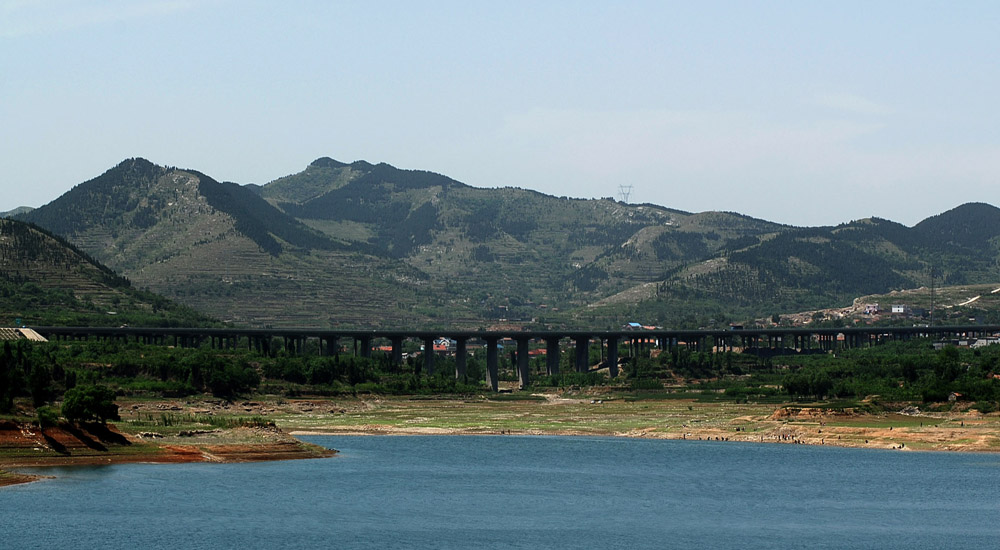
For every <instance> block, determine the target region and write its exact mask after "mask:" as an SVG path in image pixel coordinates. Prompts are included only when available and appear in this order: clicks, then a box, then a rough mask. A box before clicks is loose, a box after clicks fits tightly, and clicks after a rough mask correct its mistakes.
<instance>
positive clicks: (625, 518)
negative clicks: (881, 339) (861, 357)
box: [0, 436, 1000, 549]
mask: <svg viewBox="0 0 1000 550" xmlns="http://www.w3.org/2000/svg"><path fill="white" fill-rule="evenodd" d="M304 439H307V440H309V441H311V442H313V443H317V444H320V445H324V446H327V447H332V448H336V449H339V450H340V451H341V453H340V454H339V455H338V456H336V457H334V458H329V459H320V460H300V461H286V462H267V463H251V464H222V465H220V464H171V465H155V464H128V465H116V466H108V467H78V468H61V469H51V468H49V469H39V470H33V473H42V474H47V475H54V476H56V478H55V479H52V480H46V481H42V482H38V483H32V484H27V485H21V486H14V487H7V488H4V489H0V548H2V549H13V548H60V547H68V546H70V545H72V546H74V547H78V548H129V549H132V548H142V549H151V548H241V549H252V548H594V547H598V548H739V549H753V548H810V549H817V548H901V549H902V548H906V549H915V548H944V547H964V548H996V547H997V546H998V544H1000V542H998V541H1000V498H998V491H1000V455H993V454H958V453H916V452H899V451H875V450H858V449H839V448H832V447H812V446H805V445H778V444H744V443H731V442H707V441H704V442H702V441H656V440H636V439H618V438H581V437H515V436H484V437H478V436H442V437H437V436H419V437H374V436H373V437H318V436H316V437H307V438H304Z"/></svg>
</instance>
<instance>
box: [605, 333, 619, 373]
mask: <svg viewBox="0 0 1000 550" xmlns="http://www.w3.org/2000/svg"><path fill="white" fill-rule="evenodd" d="M607 342H608V375H609V376H611V378H616V377H617V376H618V337H617V336H608V340H607Z"/></svg>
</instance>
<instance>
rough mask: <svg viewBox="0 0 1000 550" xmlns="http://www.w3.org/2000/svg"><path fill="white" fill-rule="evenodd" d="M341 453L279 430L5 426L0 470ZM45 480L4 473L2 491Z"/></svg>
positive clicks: (9, 423)
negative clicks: (158, 430)
mask: <svg viewBox="0 0 1000 550" xmlns="http://www.w3.org/2000/svg"><path fill="white" fill-rule="evenodd" d="M334 454H336V451H332V450H329V449H324V448H322V447H318V446H315V445H311V444H308V443H304V442H302V441H299V440H297V439H295V438H294V437H293V436H291V435H289V434H287V433H285V432H284V431H282V430H280V429H278V428H275V427H273V426H268V427H239V428H231V429H225V430H223V429H213V430H204V431H188V432H181V433H180V434H174V435H169V436H164V435H162V434H159V433H156V432H144V433H142V434H138V435H130V434H123V433H122V432H120V431H119V430H118V429H117V428H116V427H115V426H114V425H113V424H108V425H106V426H105V425H101V424H86V425H72V424H68V423H63V424H60V425H59V426H55V427H48V428H45V429H41V428H39V427H38V426H37V425H33V424H30V423H17V422H12V421H0V468H3V469H10V468H19V467H37V466H69V465H97V464H120V463H127V462H156V463H184V462H250V461H264V460H291V459H300V458H321V457H328V456H333V455H334ZM39 477H40V476H33V475H25V474H19V473H16V472H5V471H2V470H0V486H5V485H12V484H16V483H25V482H29V481H34V480H36V479H39Z"/></svg>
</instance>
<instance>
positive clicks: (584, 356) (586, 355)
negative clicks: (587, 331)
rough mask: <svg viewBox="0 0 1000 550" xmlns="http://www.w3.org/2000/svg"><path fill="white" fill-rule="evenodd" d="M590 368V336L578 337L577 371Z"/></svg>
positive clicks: (585, 370)
mask: <svg viewBox="0 0 1000 550" xmlns="http://www.w3.org/2000/svg"><path fill="white" fill-rule="evenodd" d="M589 370H590V337H589V336H577V337H576V372H587V371H589Z"/></svg>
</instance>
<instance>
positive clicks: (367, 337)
mask: <svg viewBox="0 0 1000 550" xmlns="http://www.w3.org/2000/svg"><path fill="white" fill-rule="evenodd" d="M32 328H33V329H34V330H35V331H36V332H37V333H39V334H41V335H42V336H45V337H46V338H48V339H49V340H87V339H90V338H97V339H133V338H134V339H135V340H136V341H140V342H145V343H147V344H162V345H174V346H179V347H199V346H202V345H204V344H205V343H206V342H210V343H211V346H212V348H213V349H236V348H237V346H239V345H241V344H245V345H246V346H247V347H248V348H249V349H254V350H257V351H259V352H262V353H271V352H272V351H276V350H277V349H280V348H284V349H286V350H287V351H289V352H291V353H304V352H305V350H306V343H307V342H308V341H314V342H316V343H318V347H319V352H320V353H321V354H323V355H336V354H337V353H339V352H340V341H341V340H342V339H351V340H353V349H354V354H355V355H358V356H360V357H371V356H372V345H373V343H374V342H376V341H379V340H380V341H388V342H389V343H390V345H391V353H390V355H391V359H392V361H393V362H394V363H397V364H398V363H402V360H403V343H404V342H405V341H407V340H413V339H416V340H421V341H423V343H424V349H425V350H427V351H426V352H425V353H424V357H423V360H424V367H423V368H424V370H425V371H426V372H427V373H428V375H430V374H433V373H434V359H435V357H434V355H435V354H434V353H433V352H432V351H430V350H433V349H434V340H436V339H439V338H448V339H450V340H454V341H455V343H456V346H455V376H457V377H462V376H465V369H466V360H467V358H468V344H469V342H470V341H474V342H478V343H483V344H485V346H486V382H487V384H488V385H489V386H490V387H491V388H492V389H493V391H497V389H498V365H499V349H498V344H499V343H500V342H501V341H503V340H513V341H514V342H516V344H517V354H516V358H517V360H516V362H517V364H516V369H517V373H518V381H519V383H520V386H521V387H522V388H523V387H525V386H527V385H528V384H529V374H530V370H529V363H528V359H529V350H530V347H531V344H532V342H544V343H545V349H546V370H547V372H548V373H549V374H558V373H559V362H560V354H561V352H562V346H561V342H562V341H563V340H564V339H569V340H570V341H571V342H572V343H573V347H574V354H575V357H574V362H573V364H574V366H575V369H576V371H577V372H587V371H588V370H589V369H590V348H591V345H592V343H594V342H595V341H598V342H599V343H600V345H601V353H602V357H603V358H605V362H606V364H607V365H608V368H609V371H610V374H611V376H612V377H614V376H617V375H618V359H619V349H620V346H621V345H623V344H627V346H628V347H627V349H628V350H629V353H630V354H632V355H638V353H639V352H640V351H641V350H645V349H652V348H654V347H655V348H659V349H662V350H673V349H677V348H681V347H684V348H687V349H691V350H693V351H713V350H714V351H731V350H734V349H739V350H742V351H745V352H751V353H758V354H769V353H771V354H778V353H783V352H784V353H787V352H789V351H793V350H794V351H796V352H800V351H804V350H818V351H834V350H837V349H845V348H857V347H867V346H873V345H876V344H879V343H882V342H886V341H895V340H907V339H911V338H922V337H931V338H937V339H949V340H951V339H963V338H964V339H973V338H983V337H987V336H993V335H996V334H998V333H1000V325H959V326H934V327H848V328H761V329H758V328H749V329H744V328H734V329H711V330H661V329H655V330H618V331H594V330H565V331H550V330H545V331H533V330H526V331H468V330H447V329H441V330H401V329H398V330H397V329H387V330H381V329H379V330H329V329H310V328H280V329H239V328H140V327H120V328H111V327H104V328H102V327H32Z"/></svg>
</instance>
